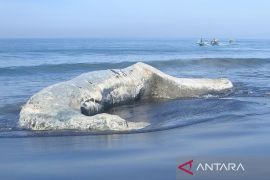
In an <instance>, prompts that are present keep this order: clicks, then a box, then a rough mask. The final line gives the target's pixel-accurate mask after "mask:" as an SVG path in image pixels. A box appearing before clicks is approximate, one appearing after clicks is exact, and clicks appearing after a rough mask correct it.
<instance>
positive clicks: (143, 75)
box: [19, 63, 233, 131]
mask: <svg viewBox="0 0 270 180" xmlns="http://www.w3.org/2000/svg"><path fill="white" fill-rule="evenodd" d="M232 88H233V85H232V83H231V82H230V81H229V80H227V79H204V78H203V79H189V78H176V77H172V76H169V75H167V74H165V73H163V72H161V71H159V70H157V69H155V68H154V67H152V66H149V65H147V64H144V63H136V64H134V65H132V66H129V67H127V68H125V69H118V70H103V71H94V72H89V73H85V74H82V75H80V76H78V77H76V78H74V79H72V80H69V81H66V82H61V83H58V84H55V85H52V86H49V87H47V88H44V89H43V90H41V91H40V92H38V93H37V94H35V95H33V96H32V97H31V98H30V99H29V100H28V102H27V103H26V104H25V105H24V106H23V107H22V110H21V112H20V119H19V124H20V126H22V127H24V128H28V129H33V130H57V129H76V130H95V131H106V130H115V131H128V130H136V129H142V128H144V127H146V126H147V125H149V124H148V123H146V122H128V121H126V120H124V119H122V118H121V117H119V116H117V115H111V114H107V113H104V112H106V110H107V109H109V108H111V107H113V106H118V105H123V104H127V103H131V102H133V101H135V100H139V99H150V98H166V99H177V98H186V97H201V96H204V95H209V94H221V93H228V92H230V91H231V90H232Z"/></svg>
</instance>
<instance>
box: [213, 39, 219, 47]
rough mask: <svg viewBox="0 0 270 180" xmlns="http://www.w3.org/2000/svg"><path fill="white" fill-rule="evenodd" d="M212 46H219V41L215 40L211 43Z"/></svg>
mask: <svg viewBox="0 0 270 180" xmlns="http://www.w3.org/2000/svg"><path fill="white" fill-rule="evenodd" d="M211 45H212V46H218V45H219V40H218V39H216V38H214V39H213V40H212V41H211Z"/></svg>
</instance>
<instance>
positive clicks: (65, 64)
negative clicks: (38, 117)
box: [0, 39, 270, 179]
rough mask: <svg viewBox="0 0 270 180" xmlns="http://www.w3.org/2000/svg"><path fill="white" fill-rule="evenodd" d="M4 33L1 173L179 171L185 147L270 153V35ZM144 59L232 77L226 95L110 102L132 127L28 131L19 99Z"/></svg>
mask: <svg viewBox="0 0 270 180" xmlns="http://www.w3.org/2000/svg"><path fill="white" fill-rule="evenodd" d="M221 42H222V43H221V44H220V46H204V47H200V46H198V45H197V44H196V39H182V40H181V39H180V40H150V39H149V40H140V39H0V179H19V178H20V179H36V178H37V177H38V179H48V178H49V179H52V178H55V179H60V178H65V179H74V178H86V179H87V178H88V179H89V178H96V179H127V178H128V179H139V178H140V179H174V178H175V174H176V172H175V169H176V167H177V158H178V157H179V156H183V155H190V156H195V155H209V154H215V155H221V156H223V155H244V156H254V155H258V154H262V155H266V156H269V152H270V140H269V139H270V121H269V120H270V40H247V39H240V40H236V41H235V42H234V43H232V44H229V43H228V42H227V40H226V39H224V40H221ZM138 61H141V62H145V63H147V64H149V65H151V66H154V67H155V68H158V69H160V70H161V71H164V72H165V73H168V74H170V75H172V76H176V77H191V78H204V77H206V78H219V77H223V78H228V79H230V80H231V81H232V82H233V84H234V91H233V93H232V94H230V95H228V96H222V97H219V96H211V95H209V96H205V97H202V98H199V99H196V98H192V99H179V100H170V101H164V100H162V101H161V100H156V101H150V102H149V101H148V102H145V101H141V102H136V103H133V104H129V105H125V106H119V107H115V108H112V109H110V110H109V111H108V113H112V114H117V115H119V116H120V117H122V118H124V119H127V120H129V121H145V122H149V123H150V124H151V125H150V126H148V127H147V128H146V129H144V131H138V132H132V133H117V132H116V133H112V132H101V133H96V132H95V133H92V132H88V131H84V132H81V131H70V130H63V131H36V132H35V131H30V130H27V129H22V128H20V127H19V126H18V119H19V112H20V109H21V106H22V105H23V104H24V103H25V102H26V101H27V100H28V99H29V98H30V97H31V96H32V95H33V94H34V93H36V92H38V91H39V90H41V89H42V88H44V87H46V86H49V85H52V84H54V83H57V82H61V81H65V80H69V79H71V78H74V77H76V76H78V75H80V74H81V73H84V72H89V71H96V70H103V69H114V68H124V67H127V66H129V65H132V64H133V63H135V62H138Z"/></svg>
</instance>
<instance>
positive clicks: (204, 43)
mask: <svg viewBox="0 0 270 180" xmlns="http://www.w3.org/2000/svg"><path fill="white" fill-rule="evenodd" d="M197 44H199V46H205V45H207V44H206V42H204V41H203V39H202V38H201V40H200V41H198V42H197Z"/></svg>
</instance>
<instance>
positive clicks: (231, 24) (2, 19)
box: [0, 0, 270, 38]
mask: <svg viewBox="0 0 270 180" xmlns="http://www.w3.org/2000/svg"><path fill="white" fill-rule="evenodd" d="M200 36H203V37H214V36H215V37H232V38H270V0H132V1H131V0H0V37H1V38H10V37H11V38H12V37H22V38H25V37H44V38H46V37H52V38H55V37H94V38H185V37H200Z"/></svg>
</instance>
